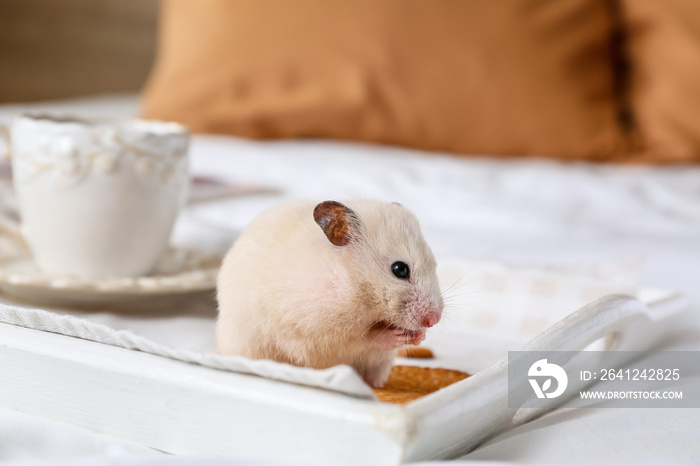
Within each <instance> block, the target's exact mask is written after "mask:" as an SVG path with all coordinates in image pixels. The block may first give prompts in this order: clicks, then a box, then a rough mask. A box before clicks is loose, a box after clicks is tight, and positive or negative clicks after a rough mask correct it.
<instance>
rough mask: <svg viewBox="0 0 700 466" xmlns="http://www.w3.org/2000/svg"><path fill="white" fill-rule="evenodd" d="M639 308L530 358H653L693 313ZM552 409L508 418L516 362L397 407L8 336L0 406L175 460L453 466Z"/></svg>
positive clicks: (582, 324)
mask: <svg viewBox="0 0 700 466" xmlns="http://www.w3.org/2000/svg"><path fill="white" fill-rule="evenodd" d="M638 298H639V300H638V299H635V298H631V297H624V296H609V297H605V298H602V299H600V300H598V301H596V302H594V303H592V304H590V305H588V306H585V307H584V308H582V309H580V310H579V311H577V312H575V313H573V314H571V315H569V316H568V317H566V318H564V319H563V320H561V321H560V322H558V323H556V324H555V325H553V326H551V327H550V328H549V329H548V330H546V331H545V332H544V333H542V334H541V335H539V336H538V337H536V338H535V339H534V340H532V341H531V342H530V343H528V344H527V345H526V349H528V350H559V351H564V350H579V349H583V348H585V347H587V346H589V345H590V344H591V343H593V342H596V341H598V340H600V339H601V338H606V337H611V336H614V338H608V340H604V342H606V343H605V344H606V345H607V346H608V347H609V346H610V345H612V344H614V349H619V350H645V349H650V348H652V347H653V345H654V344H656V343H657V342H658V341H659V340H660V339H662V338H663V337H664V335H667V334H668V331H669V328H671V325H672V323H673V319H672V316H673V315H674V314H676V313H678V312H680V311H681V310H683V309H684V308H685V307H686V301H685V299H683V298H682V297H681V296H678V295H676V294H674V293H672V292H666V291H663V290H643V291H642V292H641V293H640V294H639V296H638ZM512 349H519V348H512ZM610 349H612V348H610ZM523 382H525V383H526V381H523ZM551 401H552V404H551V406H549V407H548V408H546V409H538V410H536V411H535V410H525V411H523V410H520V411H519V410H518V409H514V408H508V406H507V367H506V360H502V361H500V362H498V363H496V364H494V365H492V366H491V367H488V368H486V369H483V370H481V371H479V372H478V373H476V374H475V375H473V376H472V377H469V378H467V379H465V380H463V381H461V382H458V383H456V384H454V385H451V386H449V387H447V388H445V389H442V390H440V391H438V392H435V393H433V394H431V395H428V396H426V397H424V398H422V399H419V400H417V401H415V402H413V403H411V404H409V405H406V406H397V405H391V404H386V403H380V402H378V401H376V400H369V399H361V398H356V397H352V396H349V395H346V394H342V393H337V392H332V391H328V390H323V389H319V388H313V387H307V386H300V385H295V384H290V383H285V382H280V381H275V380H270V379H267V378H264V377H258V376H254V375H245V374H241V373H233V372H225V371H220V370H215V369H211V368H207V367H203V366H200V365H196V364H188V363H186V362H182V361H177V360H172V359H168V358H164V357H160V356H156V355H153V354H147V353H143V352H139V351H133V350H128V349H125V348H118V347H114V346H108V345H104V344H100V343H96V342H92V341H86V340H82V339H78V338H72V337H68V336H65V335H58V334H53V333H48V332H42V331H37V330H32V329H27V328H22V327H18V326H14V325H8V324H0V405H2V406H3V407H6V408H11V409H15V410H18V411H23V412H27V413H32V414H36V415H40V416H45V417H49V418H53V419H58V420H61V421H65V422H69V423H72V424H76V425H79V426H83V427H85V428H88V429H90V430H93V431H96V432H101V433H105V434H109V435H112V436H116V437H121V438H124V439H129V440H132V441H135V442H138V443H141V444H144V445H149V446H151V447H154V448H157V449H159V450H162V451H165V452H170V453H177V454H194V455H209V456H212V455H213V456H224V457H236V458H249V459H258V460H273V461H274V460H277V461H285V462H292V463H293V462H299V463H301V464H331V463H332V464H347V465H356V464H376V465H390V464H398V463H402V462H411V461H419V460H429V459H442V458H450V457H454V456H457V455H460V454H464V453H466V452H468V451H469V450H471V449H473V448H474V447H475V446H477V445H478V444H479V443H480V442H482V441H484V440H485V439H487V438H489V437H491V436H494V435H496V434H498V433H499V432H503V431H505V430H507V429H510V428H512V427H513V426H515V425H518V424H521V423H523V422H526V421H527V420H529V419H531V418H532V417H534V416H539V415H541V414H543V413H544V412H546V411H547V410H549V409H553V408H555V407H556V406H557V405H558V404H560V403H563V402H564V401H566V399H564V398H559V399H556V400H551Z"/></svg>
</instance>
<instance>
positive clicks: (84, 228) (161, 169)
mask: <svg viewBox="0 0 700 466" xmlns="http://www.w3.org/2000/svg"><path fill="white" fill-rule="evenodd" d="M188 144H189V134H188V132H187V130H186V129H185V128H184V127H183V126H181V125H179V124H176V123H163V122H155V121H143V120H127V121H123V122H99V121H85V120H81V119H77V118H61V117H54V116H48V115H25V116H22V117H20V118H18V119H17V120H15V121H14V123H13V125H12V127H11V131H10V153H11V156H12V169H13V178H14V187H15V191H16V193H17V201H18V206H19V211H20V216H21V222H22V224H21V232H22V236H23V237H24V239H25V241H26V243H27V244H28V246H29V249H30V250H31V252H32V254H33V256H34V259H35V261H36V263H37V265H38V266H39V268H40V269H41V270H43V271H44V272H46V273H49V274H55V275H59V276H60V275H65V274H69V275H74V276H83V277H89V278H100V277H129V276H137V275H144V274H147V273H148V272H149V271H150V270H151V269H152V268H153V267H154V265H155V264H156V261H157V260H158V258H159V256H160V255H161V254H162V253H163V251H164V250H165V248H166V247H167V245H168V240H169V237H170V233H171V231H172V228H173V225H174V223H175V219H176V217H177V214H178V211H179V209H180V207H181V205H182V203H183V201H184V198H185V195H186V187H187V181H188V159H187V150H188Z"/></svg>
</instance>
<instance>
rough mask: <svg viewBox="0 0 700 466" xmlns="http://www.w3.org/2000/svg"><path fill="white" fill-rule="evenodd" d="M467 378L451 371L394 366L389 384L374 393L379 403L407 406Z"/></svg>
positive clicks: (464, 374)
mask: <svg viewBox="0 0 700 466" xmlns="http://www.w3.org/2000/svg"><path fill="white" fill-rule="evenodd" d="M467 377H469V374H466V373H464V372H460V371H454V370H451V369H438V368H431V367H415V366H394V367H393V368H392V369H391V375H389V380H388V381H387V383H386V384H385V385H384V387H382V388H375V389H374V393H375V394H376V395H377V398H379V401H384V402H386V403H396V404H406V403H410V402H411V401H414V400H416V399H418V398H420V397H423V396H425V395H427V394H429V393H433V392H435V391H437V390H440V389H441V388H444V387H447V386H448V385H452V384H453V383H455V382H459V381H460V380H463V379H466V378H467Z"/></svg>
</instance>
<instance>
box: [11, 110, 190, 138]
mask: <svg viewBox="0 0 700 466" xmlns="http://www.w3.org/2000/svg"><path fill="white" fill-rule="evenodd" d="M17 124H24V125H30V126H31V127H34V128H36V129H37V130H40V129H46V128H54V129H55V128H60V129H69V130H79V131H86V130H87V131H92V130H98V129H101V128H115V127H118V128H124V129H128V130H129V131H136V132H138V133H140V134H143V135H144V136H177V135H188V134H189V130H188V129H187V127H186V126H185V125H182V124H180V123H177V122H173V121H162V120H147V119H142V118H136V117H135V118H101V117H79V116H75V115H71V114H67V113H52V112H27V113H24V114H22V115H20V116H19V117H18V118H17V120H16V121H15V125H17Z"/></svg>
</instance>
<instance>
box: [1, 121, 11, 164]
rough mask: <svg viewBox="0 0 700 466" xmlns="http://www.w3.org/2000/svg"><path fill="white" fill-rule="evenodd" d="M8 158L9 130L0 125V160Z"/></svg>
mask: <svg viewBox="0 0 700 466" xmlns="http://www.w3.org/2000/svg"><path fill="white" fill-rule="evenodd" d="M9 158H10V129H9V128H8V127H7V126H3V125H0V160H3V159H9Z"/></svg>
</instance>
